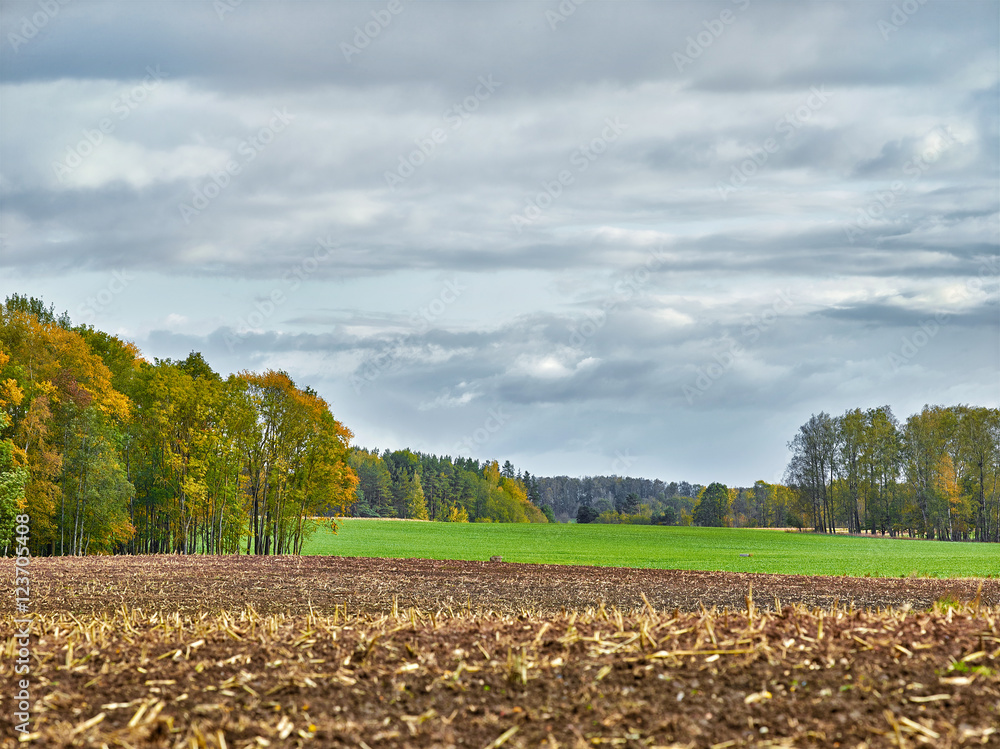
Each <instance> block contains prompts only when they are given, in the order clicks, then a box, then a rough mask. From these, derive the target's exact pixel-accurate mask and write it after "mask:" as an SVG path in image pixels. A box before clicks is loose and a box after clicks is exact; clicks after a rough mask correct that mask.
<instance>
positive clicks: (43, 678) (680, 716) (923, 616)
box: [0, 557, 1000, 749]
mask: <svg viewBox="0 0 1000 749" xmlns="http://www.w3.org/2000/svg"><path fill="white" fill-rule="evenodd" d="M0 567H3V579H4V580H5V581H11V580H12V578H13V574H12V573H13V570H12V565H10V564H9V563H8V562H4V563H2V564H0ZM31 577H32V588H31V599H32V604H31V609H32V615H33V616H34V627H33V631H32V638H31V644H30V648H31V651H32V662H31V673H30V675H29V678H30V681H31V686H30V691H31V699H32V701H33V704H32V730H33V731H34V733H33V734H32V735H31V738H30V740H29V742H28V745H34V746H47V747H48V746H51V747H62V746H94V747H100V746H108V747H114V746H122V747H126V746H132V747H152V746H155V747H221V746H226V747H251V746H255V747H263V746H272V747H285V746H314V747H354V748H358V747H360V749H378V748H379V747H450V746H456V747H477V749H482V748H483V747H492V749H497V748H498V747H500V746H504V747H540V746H541V747H556V746H562V747H574V749H578V748H580V747H584V746H588V747H593V746H622V747H657V746H659V747H668V746H678V747H681V746H683V747H688V746H690V747H707V746H716V747H718V748H719V749H722V747H730V746H732V747H737V746H769V745H770V746H796V747H798V746H815V747H841V746H843V747H860V746H865V747H872V748H874V747H888V746H897V747H903V746H907V747H914V746H918V745H924V746H933V747H952V746H1000V733H998V732H997V727H998V726H1000V600H998V595H1000V581H997V580H984V581H978V580H969V581H940V580H919V579H915V580H909V579H908V580H875V579H862V580H854V579H849V578H797V577H794V576H766V575H740V574H729V573H703V572H697V573H695V572H676V571H660V570H619V569H606V568H569V567H551V566H535V565H510V564H502V563H500V564H492V563H474V562H431V561H422V560H405V561H404V560H374V559H373V560H362V559H336V558H329V557H326V558H317V557H312V558H301V559H298V558H246V557H241V558H233V557H229V558H177V557H139V558H123V557H118V558H83V559H80V558H76V559H34V560H32V563H31ZM751 582H752V599H751V600H749V601H748V592H749V591H750V583H751ZM980 583H982V589H981V591H979V594H978V599H977V590H978V589H979V585H980ZM5 587H6V590H5V591H4V599H3V600H5V601H10V600H12V596H13V588H12V586H11V585H10V582H7V583H5ZM774 596H777V597H778V598H779V599H780V604H779V605H778V610H777V611H775V610H773V609H774V608H775V601H774ZM644 597H645V598H644ZM394 598H395V599H396V605H395V606H394V605H393V599H394ZM835 599H836V601H837V603H836V606H835V607H834V600H835ZM938 599H943V600H948V601H950V602H958V601H971V603H968V604H961V605H958V606H957V607H952V606H950V605H948V606H945V605H942V604H938V605H936V606H934V607H933V609H930V610H928V609H929V608H930V607H931V606H932V605H933V602H934V601H935V600H938ZM792 603H794V604H795V605H789V604H792ZM345 604H346V612H345ZM123 606H125V607H127V608H124V609H123V608H122V607H123ZM248 606H252V608H247V607H248ZM411 606H413V607H416V608H410V607H411ZM817 606H822V607H823V608H816V607H817ZM885 606H893V607H894V608H889V609H882V610H880V611H878V610H873V609H874V608H875V607H885ZM310 607H311V608H310ZM564 607H565V608H566V609H567V611H566V612H563V611H562V609H563V608H564ZM703 607H704V608H703ZM713 607H718V608H717V609H716V610H711V609H712V608H713ZM723 607H726V608H727V609H728V610H726V611H723ZM900 607H902V608H900ZM678 608H679V609H683V610H684V612H683V613H682V612H680V611H676V610H675V609H678ZM768 608H770V609H772V610H770V611H769V610H767V609H768ZM6 610H7V612H9V605H7V606H6ZM623 611H629V612H631V613H623ZM161 612H162V613H161ZM420 612H423V613H420ZM491 612H496V613H491ZM15 616H16V615H14V614H11V613H4V614H2V615H0V638H2V639H0V643H2V646H3V648H4V658H3V659H2V661H0V679H2V680H3V682H4V683H5V684H7V685H9V688H8V689H5V694H6V695H7V696H8V698H9V699H7V700H5V701H4V709H3V712H2V714H0V746H2V747H4V749H6V748H7V747H14V746H16V745H18V744H17V742H16V741H15V739H14V738H12V737H13V736H14V720H13V712H14V704H13V696H14V691H13V688H14V686H15V679H16V678H23V677H16V676H15V675H14V674H13V673H12V672H13V668H14V657H15V653H16V650H17V647H16V639H15V624H14V621H13V620H14V618H15Z"/></svg>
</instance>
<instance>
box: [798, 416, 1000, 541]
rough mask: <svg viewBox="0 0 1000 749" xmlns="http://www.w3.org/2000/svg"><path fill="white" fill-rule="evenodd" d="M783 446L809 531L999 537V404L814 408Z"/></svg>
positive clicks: (979, 538)
mask: <svg viewBox="0 0 1000 749" xmlns="http://www.w3.org/2000/svg"><path fill="white" fill-rule="evenodd" d="M788 447H789V449H790V450H791V451H792V458H791V461H790V462H789V464H788V468H787V471H786V475H785V481H786V483H788V484H789V485H790V486H791V487H793V488H794V490H795V491H796V493H797V494H798V496H799V500H800V504H801V508H802V511H803V513H804V514H805V515H806V516H807V517H808V519H809V524H810V525H811V526H812V527H813V528H814V529H815V530H816V531H819V532H835V531H836V529H837V528H838V527H839V528H846V529H847V530H848V531H850V532H852V533H858V532H861V531H867V532H870V533H881V534H885V535H889V536H899V535H902V534H906V535H909V536H913V537H922V538H928V539H933V538H936V539H941V540H951V541H961V540H975V541H992V542H998V541H1000V409H995V408H981V407H980V408H977V407H971V406H963V405H959V406H924V408H923V410H922V411H921V412H920V413H918V414H914V415H912V416H910V417H908V418H907V419H906V421H905V422H902V423H901V422H899V420H897V419H896V417H895V416H894V415H893V413H892V410H891V409H890V408H889V407H888V406H882V407H880V408H870V409H867V410H864V411H862V410H861V409H860V408H856V409H853V410H849V411H847V412H845V413H844V414H843V415H841V416H836V417H835V416H830V415H829V414H827V413H819V414H814V415H812V416H811V417H810V418H809V420H808V421H807V422H806V423H805V424H803V425H802V426H801V427H800V428H799V431H798V433H797V434H796V435H795V437H794V438H793V439H792V440H791V442H789V444H788Z"/></svg>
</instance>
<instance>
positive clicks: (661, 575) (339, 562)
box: [0, 555, 1000, 614]
mask: <svg viewBox="0 0 1000 749" xmlns="http://www.w3.org/2000/svg"><path fill="white" fill-rule="evenodd" d="M9 561H10V560H6V561H0V568H2V567H3V565H4V564H9ZM31 570H32V588H31V605H32V610H33V611H35V612H38V613H43V612H51V613H59V612H65V611H71V612H74V613H91V612H95V611H113V610H114V609H116V608H118V607H120V606H122V605H126V606H129V607H136V608H141V609H143V610H147V611H156V610H158V609H163V610H164V611H181V612H200V611H218V610H222V609H228V610H240V609H242V608H244V607H245V606H253V607H254V608H255V609H257V611H259V612H261V613H272V612H274V613H277V612H284V613H307V612H309V611H310V610H312V611H315V612H318V613H325V612H330V611H333V609H334V607H335V606H343V605H344V604H346V605H347V607H348V610H349V611H351V612H355V611H364V612H372V613H378V612H385V611H388V610H389V609H390V608H391V607H392V605H393V600H394V599H396V601H397V604H398V606H400V607H403V608H408V607H410V606H413V607H416V608H418V609H421V610H438V609H443V610H448V609H449V608H451V609H452V610H459V609H469V608H471V609H472V610H474V611H475V610H480V611H497V612H507V613H515V614H517V613H521V612H522V611H527V612H531V613H546V612H557V611H561V610H563V609H567V610H572V609H580V608H586V607H587V606H596V605H598V604H599V603H602V602H603V603H604V604H605V606H607V607H611V606H615V607H617V608H619V609H622V610H625V611H628V610H631V609H636V608H639V607H641V606H643V605H644V602H643V598H642V596H646V598H647V599H648V600H649V602H650V603H651V604H652V605H653V606H654V607H656V608H658V609H674V608H679V609H681V610H682V611H683V610H687V611H692V610H698V609H699V608H700V607H701V606H705V607H706V608H711V607H712V606H716V607H718V608H720V609H721V608H723V607H726V606H728V607H729V608H739V607H742V606H743V605H744V597H745V596H746V593H747V589H748V588H749V587H750V586H751V585H753V590H754V598H756V600H757V601H758V602H759V605H761V606H769V607H770V608H774V607H775V605H776V604H775V599H776V598H777V600H778V602H779V604H780V605H784V604H786V603H801V604H805V605H807V606H810V607H813V606H819V607H823V608H828V607H831V606H833V605H834V604H837V605H839V606H842V607H850V606H852V605H853V606H854V607H855V608H884V607H887V606H891V607H895V608H900V607H905V606H910V607H911V608H915V609H926V608H929V607H930V606H932V605H933V603H934V602H935V601H937V600H939V599H942V598H944V599H951V600H956V601H969V600H972V599H973V598H975V597H976V595H977V590H978V589H979V586H980V585H982V592H981V594H980V601H981V603H982V604H984V605H986V606H1000V578H987V579H963V580H940V579H936V578H898V579H897V578H892V579H889V578H855V577H810V576H806V575H764V574H754V573H735V572H697V571H687V570H650V569H627V568H617V567H570V566H562V565H540V564H507V563H496V562H461V561H436V560H428V559H366V558H347V557H321V556H309V557H291V556H285V557H253V556H249V557H248V556H236V557H199V556H188V557H182V556H169V555H168V556H143V557H128V556H120V557H61V558H58V557H57V558H41V559H33V560H32V562H31ZM4 580H6V581H10V580H12V576H11V575H7V574H5V575H4ZM7 584H8V585H10V583H9V582H8V583H7ZM3 600H4V601H5V602H6V601H10V600H12V595H10V594H8V595H6V596H5V597H4V598H3Z"/></svg>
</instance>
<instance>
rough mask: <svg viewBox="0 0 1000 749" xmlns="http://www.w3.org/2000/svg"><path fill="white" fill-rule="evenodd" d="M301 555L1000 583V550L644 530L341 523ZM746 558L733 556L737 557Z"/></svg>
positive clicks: (779, 535) (696, 530)
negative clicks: (972, 579) (496, 560)
mask: <svg viewBox="0 0 1000 749" xmlns="http://www.w3.org/2000/svg"><path fill="white" fill-rule="evenodd" d="M303 553H305V554H328V555H336V556H348V557H393V558H401V559H406V558H417V559H469V560H476V559H478V560H486V559H489V558H490V557H491V556H493V555H500V556H503V560H504V561H505V562H524V563H535V564H587V565H597V566H607V567H654V568H660V569H685V570H719V571H727V572H772V573H786V574H803V575H852V576H856V577H862V576H865V575H870V576H872V577H906V576H909V575H919V576H927V577H993V576H1000V545H997V544H975V543H949V542H944V541H914V540H903V539H881V538H853V537H846V536H821V535H814V534H808V533H785V532H783V531H775V530H751V529H731V528H678V527H662V526H648V525H645V526H644V525H576V524H561V523H557V524H549V525H541V524H540V525H533V524H480V523H468V524H457V523H420V522H398V521H397V522H394V521H386V520H362V519H356V518H349V519H346V520H344V521H343V522H342V524H341V525H340V531H339V533H338V534H337V535H335V536H334V535H332V534H331V533H330V532H329V531H328V530H325V529H324V530H320V531H318V532H317V533H315V534H314V535H313V537H312V538H311V539H310V540H309V541H308V542H307V543H306V545H305V548H304V549H303ZM741 553H743V554H752V555H753V556H751V557H741V556H740V554H741Z"/></svg>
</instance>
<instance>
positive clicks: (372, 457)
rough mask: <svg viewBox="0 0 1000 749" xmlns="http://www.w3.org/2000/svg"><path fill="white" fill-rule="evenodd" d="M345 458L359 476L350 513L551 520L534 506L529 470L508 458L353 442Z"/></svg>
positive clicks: (464, 519) (533, 485)
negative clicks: (367, 446)
mask: <svg viewBox="0 0 1000 749" xmlns="http://www.w3.org/2000/svg"><path fill="white" fill-rule="evenodd" d="M349 463H350V466H351V468H352V469H354V472H355V473H356V474H357V476H358V488H357V492H356V495H355V501H354V502H353V503H352V505H351V506H350V507H349V512H350V513H351V514H352V515H354V516H355V517H384V518H411V519H416V520H439V521H444V522H457V523H467V522H483V523H489V522H495V523H545V522H548V521H550V520H553V521H554V520H555V518H554V517H553V515H552V511H551V509H550V508H549V507H547V506H542V507H539V506H538V504H539V503H538V500H539V496H538V493H537V485H536V482H535V479H534V477H532V476H531V474H529V473H527V472H525V473H521V472H520V471H518V472H515V470H514V466H513V465H512V464H511V462H510V461H509V460H508V461H505V462H504V464H503V467H501V466H500V464H499V463H498V462H497V461H495V460H494V461H485V462H483V463H480V462H479V461H478V460H474V459H472V458H461V457H460V458H456V459H454V460H453V459H452V458H451V457H450V456H447V455H445V456H442V457H438V456H436V455H427V454H424V453H417V452H412V451H410V450H394V451H390V450H383V451H382V452H381V453H380V452H379V450H378V448H375V449H372V450H367V449H365V448H361V447H354V448H352V450H351V455H350V458H349Z"/></svg>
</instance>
